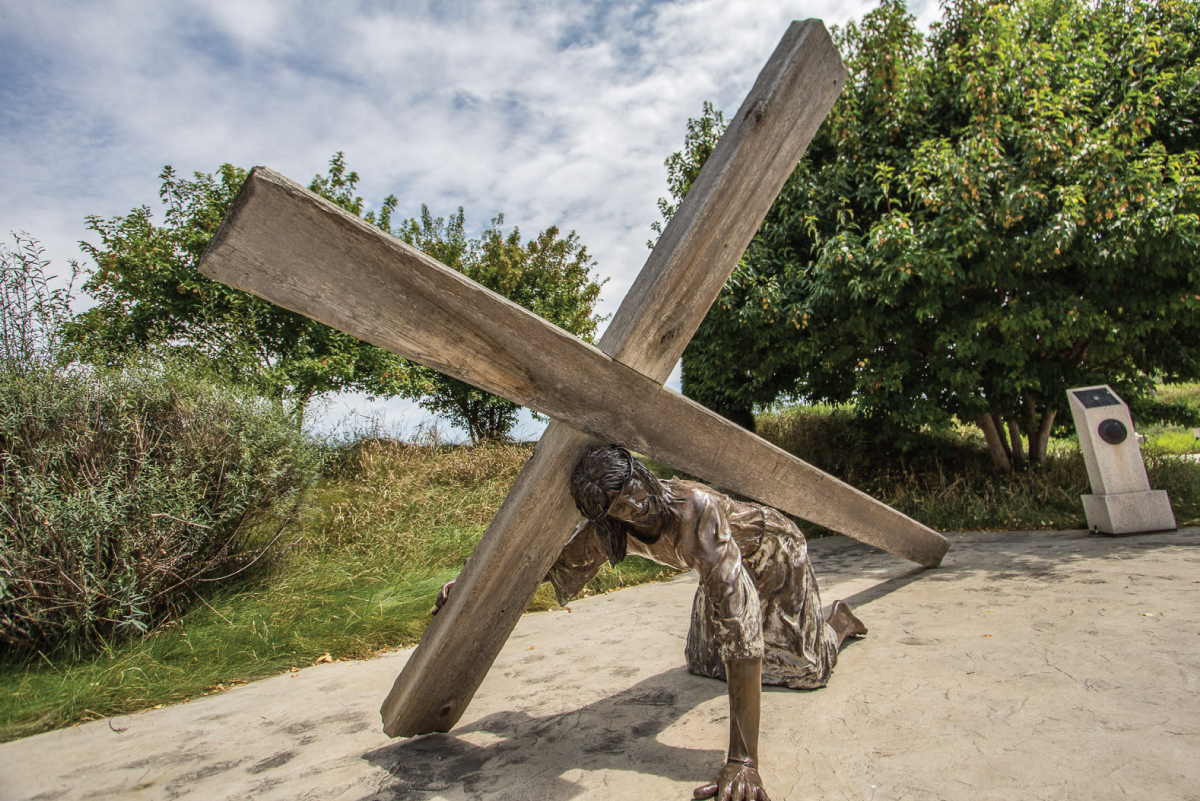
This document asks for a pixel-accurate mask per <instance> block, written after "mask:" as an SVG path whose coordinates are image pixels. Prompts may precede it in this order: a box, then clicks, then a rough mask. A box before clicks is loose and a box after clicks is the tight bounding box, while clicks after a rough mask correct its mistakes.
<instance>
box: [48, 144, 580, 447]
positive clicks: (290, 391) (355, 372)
mask: <svg viewBox="0 0 1200 801" xmlns="http://www.w3.org/2000/svg"><path fill="white" fill-rule="evenodd" d="M159 177H160V178H161V179H162V189H161V190H160V192H159V196H160V198H161V200H162V202H163V204H164V205H165V206H166V210H165V213H164V215H163V221H162V223H161V224H156V223H155V222H154V220H153V215H152V212H151V209H150V208H149V207H148V206H142V207H140V208H137V209H134V210H133V211H131V212H129V214H127V215H124V216H118V217H113V218H112V219H108V220H106V219H103V218H101V217H96V216H93V217H89V218H88V227H89V229H90V230H92V231H93V232H95V233H96V234H98V235H99V239H100V241H99V243H98V244H91V243H87V242H85V243H82V244H83V247H84V248H85V250H86V252H87V253H88V254H89V255H90V256H91V258H92V260H93V261H94V262H95V267H94V268H93V269H92V270H90V272H89V275H88V278H87V281H86V282H85V284H84V289H85V290H86V291H87V292H88V293H89V294H90V295H92V297H93V298H94V299H95V301H96V304H95V305H94V306H93V307H91V308H90V309H88V310H86V311H84V312H82V313H81V314H79V315H77V316H76V318H75V319H74V320H73V321H72V322H71V323H70V324H69V325H68V326H67V335H68V340H69V342H71V343H72V344H73V346H74V347H75V348H76V349H77V350H78V351H79V352H81V353H82V354H84V355H85V356H86V357H87V358H90V359H91V360H93V361H97V362H101V363H103V362H117V361H120V360H121V359H123V358H124V357H125V355H126V354H128V353H130V352H131V351H136V350H140V349H143V348H146V347H148V346H150V345H163V344H166V345H169V346H173V347H176V348H186V349H191V350H193V351H196V352H197V353H199V354H201V355H203V356H205V357H207V358H209V359H211V360H212V361H213V362H214V363H215V364H216V365H218V366H219V367H221V368H223V369H224V370H225V371H226V372H228V373H230V374H231V376H232V377H234V378H237V379H240V380H243V381H247V382H249V383H252V384H254V385H255V386H257V387H259V389H260V390H262V391H264V392H265V393H267V394H269V395H272V396H274V397H279V398H284V399H288V400H291V401H293V402H294V403H295V404H296V408H297V410H298V412H299V413H300V414H302V413H303V410H304V408H305V406H306V404H307V403H308V401H309V400H310V399H311V398H312V397H313V396H314V395H317V394H320V393H323V392H333V391H340V390H352V391H358V392H364V393H366V394H367V395H369V396H372V397H386V396H393V395H400V396H405V397H410V398H414V399H416V400H418V401H419V402H420V403H421V405H422V406H423V407H425V408H427V409H429V410H431V411H434V412H437V413H441V414H445V415H447V416H449V417H450V419H451V420H452V421H453V422H454V423H456V424H460V425H463V426H464V427H465V428H467V429H468V431H469V432H470V434H471V437H472V439H473V440H478V439H481V438H497V437H503V436H505V435H506V434H507V432H508V430H509V429H510V428H511V426H512V424H513V423H514V422H515V420H516V411H517V407H515V406H514V405H513V404H511V403H508V402H507V401H503V400H501V399H499V398H495V397H493V396H490V395H487V394H486V393H483V392H480V391H478V390H475V389H473V388H470V387H468V386H467V385H465V384H461V382H454V381H451V380H450V379H447V378H445V377H443V376H440V375H438V374H437V373H434V372H433V371H431V370H427V369H426V368H423V367H420V366H419V365H415V364H412V363H410V362H408V361H406V360H404V359H402V358H400V357H398V356H395V355H394V354H391V353H388V352H387V351H384V350H382V349H380V348H377V347H375V346H373V345H369V344H367V343H365V342H362V341H360V340H358V339H355V338H354V337H352V336H350V335H348V334H344V333H342V332H340V331H337V330H335V329H333V328H330V327H329V326H326V325H323V324H321V323H318V322H316V321H314V320H311V319H309V318H307V317H305V316H303V315H300V314H296V313H294V312H290V311H287V310H285V309H282V308H280V307H278V306H275V305H274V304H271V303H268V302H267V301H264V300H261V299H259V298H257V297H255V296H253V295H250V294H248V293H245V292H241V291H239V290H236V289H233V288H231V287H228V286H225V285H224V284H220V283H217V282H215V281H212V280H210V279H209V278H207V277H206V276H204V275H202V274H201V273H200V272H199V271H198V270H197V265H198V264H199V261H200V257H201V256H202V255H203V253H204V250H205V248H207V247H208V243H209V241H210V240H211V239H212V236H213V234H215V233H216V230H217V227H218V226H219V225H220V223H221V220H222V219H223V218H224V216H225V212H226V210H227V209H228V207H229V203H230V202H231V201H232V200H233V198H234V196H235V195H236V194H237V192H238V190H239V189H240V188H241V185H242V183H243V182H244V181H245V179H246V172H245V170H242V169H240V168H237V167H234V166H233V165H231V164H225V165H223V166H221V168H220V169H219V170H218V171H217V173H216V174H215V175H208V174H203V173H195V174H194V176H193V179H192V180H187V179H181V178H180V177H179V176H178V175H176V173H175V171H174V170H173V169H171V168H170V167H166V168H164V169H163V171H162V173H161V175H160V176H159ZM358 181H359V176H358V174H357V173H355V172H351V171H348V170H347V168H346V163H345V158H344V156H343V154H342V153H337V154H336V155H335V156H334V157H333V158H332V159H331V160H330V164H329V170H328V172H327V174H326V175H324V176H322V175H317V176H315V177H314V178H313V180H312V182H311V184H310V185H309V188H310V189H311V190H313V191H314V192H317V193H318V194H320V195H322V196H324V197H325V198H327V199H329V200H331V201H333V202H334V203H337V204H338V205H339V206H341V207H342V208H344V209H346V210H347V211H350V212H351V213H353V214H356V215H359V216H361V217H363V219H365V220H366V221H367V222H370V223H372V224H373V225H375V226H377V227H379V228H380V229H382V230H384V231H386V232H388V233H390V234H393V235H395V236H398V237H400V238H401V239H403V240H405V241H406V242H408V243H409V244H411V245H414V246H415V247H417V248H419V249H421V250H423V251H425V252H426V253H428V254H429V255H431V256H433V257H434V258H436V259H438V260H440V261H442V262H443V263H445V264H447V265H448V266H450V267H453V268H455V269H457V270H460V271H462V272H464V273H465V274H467V275H468V276H470V277H471V278H473V279H475V280H476V281H479V282H480V283H482V284H483V285H484V286H486V287H488V288H489V289H492V290H494V291H496V292H499V293H500V294H502V295H505V296H506V297H508V298H510V299H512V300H513V301H515V302H516V303H519V304H521V305H523V306H525V307H526V308H528V309H530V310H532V311H533V312H535V313H537V314H539V315H541V316H543V317H545V318H546V319H548V320H550V321H552V322H554V323H555V324H557V325H559V326H561V327H563V328H565V329H566V330H568V331H570V332H571V333H573V334H576V335H578V336H583V337H585V338H590V337H591V336H592V335H593V334H594V333H595V329H596V325H597V324H598V322H599V321H600V318H598V317H596V316H594V315H593V314H592V311H593V308H594V307H595V304H596V301H597V300H598V299H599V294H600V287H601V285H602V283H603V282H602V281H598V280H596V279H595V278H594V276H593V273H592V268H593V266H594V264H593V262H592V261H591V259H590V257H589V256H588V254H587V250H586V249H585V248H584V246H583V245H582V244H581V243H580V242H579V239H578V237H577V236H576V235H575V233H574V232H571V233H570V234H568V235H567V236H566V237H562V236H560V235H559V232H558V229H557V228H554V227H551V228H548V229H546V230H545V231H543V232H541V233H540V234H539V235H538V236H537V237H536V238H535V239H533V240H530V241H529V242H528V243H527V244H525V245H522V244H521V241H520V232H519V231H518V230H517V229H516V228H514V229H513V230H512V231H511V232H510V233H508V234H505V233H504V232H503V231H502V230H501V226H502V224H503V216H502V215H501V216H498V217H496V219H494V220H493V221H492V225H491V227H490V228H489V229H488V230H486V231H485V232H484V233H483V235H482V236H481V237H480V238H479V239H470V238H468V237H467V236H466V234H465V231H464V216H463V211H462V209H461V208H460V209H459V210H458V213H457V215H455V216H452V217H451V218H450V220H449V221H448V222H447V221H445V220H444V219H443V218H440V217H439V218H436V219H435V218H433V217H432V215H431V214H430V213H429V210H428V209H427V208H426V207H424V206H422V208H421V218H420V220H416V219H407V220H404V221H402V222H400V224H399V225H398V226H396V227H393V225H392V220H393V216H394V213H395V210H396V207H397V200H396V198H395V196H388V197H387V198H386V199H385V200H384V201H383V203H382V204H380V207H379V210H378V212H375V211H368V212H366V213H365V214H364V212H363V209H364V203H363V199H362V198H361V197H360V196H358V195H356V194H355V189H356V187H357V184H358Z"/></svg>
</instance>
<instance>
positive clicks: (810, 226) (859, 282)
mask: <svg viewBox="0 0 1200 801" xmlns="http://www.w3.org/2000/svg"><path fill="white" fill-rule="evenodd" d="M943 12H944V16H943V19H942V20H941V22H940V23H938V24H936V25H934V26H933V29H932V31H931V33H930V35H929V36H928V37H926V36H924V35H922V34H921V32H920V31H918V30H917V28H916V26H915V24H914V20H913V18H912V16H911V15H909V14H908V13H907V11H906V9H905V7H904V5H903V3H902V2H899V0H885V2H883V3H882V4H881V5H880V7H879V8H877V9H876V10H874V11H872V12H871V13H869V14H867V15H866V16H865V17H864V18H863V19H862V21H861V22H860V23H851V24H849V25H848V26H846V28H845V29H843V30H840V31H835V33H834V35H835V40H836V41H837V43H838V46H839V48H840V49H841V52H842V54H843V58H844V59H845V61H846V64H847V67H848V68H849V70H850V79H849V82H848V83H847V86H846V89H845V91H844V92H843V94H842V96H841V98H840V99H839V100H838V102H837V104H836V105H835V106H834V109H833V112H832V114H831V115H830V117H829V119H828V120H827V121H826V123H825V124H824V125H823V126H822V128H821V129H820V131H819V132H818V134H817V136H816V138H815V139H814V140H813V143H812V145H811V147H810V148H809V151H808V153H807V154H806V156H805V158H804V159H803V161H802V162H801V163H800V165H799V166H798V167H797V169H796V171H795V173H794V174H793V175H792V176H791V178H790V179H789V181H788V183H787V185H786V186H785V188H784V190H783V191H782V192H781V194H780V196H779V198H778V199H777V200H776V202H775V204H774V206H773V207H772V209H771V212H770V214H769V215H768V217H767V219H766V221H765V222H764V223H763V225H762V227H761V229H760V230H759V232H758V235H757V236H756V238H755V239H754V241H753V242H752V243H751V245H750V247H749V248H748V250H747V251H746V253H745V255H744V257H743V259H742V260H741V263H740V264H739V266H738V268H737V270H736V271H735V272H734V274H733V276H732V277H731V278H730V280H729V282H728V283H727V285H726V286H725V288H724V290H723V292H722V293H721V296H720V298H719V299H718V301H717V302H716V303H715V304H714V306H713V308H712V310H711V311H710V312H709V314H708V317H707V318H706V320H705V322H704V324H703V325H702V326H701V328H700V331H699V332H698V334H697V336H696V338H695V339H693V341H692V343H691V344H690V345H689V347H688V350H687V351H686V352H685V354H684V362H683V387H684V392H685V393H686V394H689V395H690V396H692V397H694V398H696V399H698V400H700V401H701V402H703V403H706V404H708V405H709V406H711V407H712V408H714V409H716V410H718V411H721V412H723V413H726V414H728V415H730V416H733V417H739V418H741V419H745V418H746V416H747V415H748V414H749V411H750V410H751V409H752V408H753V406H754V405H756V404H764V405H765V404H769V403H771V402H773V401H775V400H776V399H777V398H779V397H781V396H783V397H789V398H792V399H808V400H821V401H830V402H837V403H842V402H850V403H853V404H855V406H856V407H857V408H858V409H859V410H860V412H862V413H864V415H865V416H867V417H869V418H875V419H880V420H888V421H889V422H891V423H896V424H899V425H902V426H909V427H916V426H921V425H932V426H935V427H936V426H943V425H946V424H948V423H949V422H950V421H951V420H952V419H953V418H954V417H957V418H958V419H960V420H972V421H975V422H977V423H978V424H979V425H980V427H981V428H982V429H983V430H984V433H985V435H986V436H987V439H988V442H989V446H990V447H991V449H992V454H993V457H994V458H995V461H996V463H997V465H999V466H1001V467H1005V468H1008V469H1011V468H1012V467H1013V466H1014V465H1019V464H1020V463H1021V462H1023V461H1024V460H1025V459H1028V460H1030V461H1033V462H1037V461H1040V459H1041V458H1042V457H1043V456H1044V453H1045V444H1046V439H1047V438H1048V436H1049V432H1050V427H1051V426H1052V424H1053V421H1054V418H1055V414H1056V413H1058V412H1061V411H1064V410H1065V409H1066V399H1065V390H1066V389H1067V388H1069V387H1072V386H1083V385H1088V384H1097V383H1107V384H1111V385H1114V386H1116V387H1117V388H1118V389H1119V391H1123V392H1124V393H1126V394H1127V395H1128V396H1131V397H1135V398H1136V397H1138V396H1144V395H1145V394H1146V393H1147V390H1148V389H1149V388H1150V387H1151V386H1152V384H1153V381H1154V380H1155V379H1156V378H1158V379H1169V380H1195V379H1197V378H1200V259H1198V258H1197V255H1196V254H1197V253H1198V252H1200V216H1198V212H1200V164H1198V151H1200V127H1198V126H1197V125H1196V124H1195V122H1194V121H1195V120H1197V119H1200V117H1198V116H1197V115H1198V114H1200V6H1198V5H1197V4H1196V3H1194V2H1188V1H1187V0H1161V1H1160V2H1150V1H1149V0H1011V1H1010V2H996V1H995V0H949V2H947V3H945V4H944V5H943ZM722 128H723V121H722V120H721V118H720V115H719V113H718V112H715V111H714V110H712V108H711V107H706V109H705V113H704V115H703V118H702V119H701V120H700V121H695V120H694V121H692V122H691V123H689V128H688V134H687V139H686V141H685V147H684V149H683V151H681V152H680V153H677V154H675V155H674V156H672V157H671V158H670V159H668V161H667V167H668V171H669V173H670V186H671V190H672V195H673V196H674V198H675V199H676V200H678V199H679V198H681V197H682V195H683V193H684V192H686V190H687V188H688V187H689V186H690V185H691V181H692V180H693V179H694V178H695V175H696V174H697V173H698V171H699V168H700V165H701V164H702V163H703V158H704V157H706V156H707V153H709V152H711V150H712V147H713V145H714V143H715V141H716V138H717V137H718V136H719V134H720V132H721V130H722ZM664 207H665V208H664V213H666V214H669V213H670V211H671V206H670V204H668V203H666V202H665V201H664ZM1159 411H1160V412H1163V411H1170V410H1164V409H1161V408H1160V409H1159ZM751 419H752V418H751ZM1022 436H1027V437H1028V443H1029V444H1028V445H1025V444H1024V443H1023V442H1022Z"/></svg>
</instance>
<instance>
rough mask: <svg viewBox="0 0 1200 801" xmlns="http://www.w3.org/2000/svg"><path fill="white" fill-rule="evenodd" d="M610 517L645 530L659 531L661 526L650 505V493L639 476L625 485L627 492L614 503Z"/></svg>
mask: <svg viewBox="0 0 1200 801" xmlns="http://www.w3.org/2000/svg"><path fill="white" fill-rule="evenodd" d="M608 516H609V517H611V518H613V519H615V520H620V521H622V522H625V523H630V524H632V525H634V526H637V527H639V528H644V529H657V528H658V524H659V521H658V519H657V515H656V513H655V511H654V507H653V505H652V504H651V503H650V491H649V490H648V489H646V487H645V485H643V484H642V482H641V481H640V480H639V479H638V478H637V476H631V477H630V478H629V481H627V482H626V483H625V491H624V492H622V493H621V495H620V496H618V497H617V499H616V500H615V501H613V504H612V506H610V507H609V509H608Z"/></svg>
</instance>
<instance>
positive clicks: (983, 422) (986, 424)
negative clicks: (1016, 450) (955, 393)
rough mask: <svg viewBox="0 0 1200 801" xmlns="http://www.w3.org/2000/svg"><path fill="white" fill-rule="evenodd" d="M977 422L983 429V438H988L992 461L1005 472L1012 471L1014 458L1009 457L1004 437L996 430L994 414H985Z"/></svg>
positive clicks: (977, 418)
mask: <svg viewBox="0 0 1200 801" xmlns="http://www.w3.org/2000/svg"><path fill="white" fill-rule="evenodd" d="M975 424H976V425H977V426H979V427H980V428H981V429H982V430H983V438H984V439H986V440H987V444H988V450H989V451H991V452H992V463H993V464H994V465H996V467H997V468H998V469H1000V470H1003V471H1004V472H1005V473H1011V472H1012V469H1013V468H1012V460H1011V459H1009V458H1008V449H1007V448H1005V447H1004V439H1003V438H1002V437H1001V436H1000V432H999V431H997V430H996V421H995V420H994V419H993V417H992V415H990V414H987V413H986V412H985V413H984V414H981V415H979V416H978V417H976V418H975Z"/></svg>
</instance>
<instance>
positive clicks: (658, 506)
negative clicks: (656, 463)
mask: <svg viewBox="0 0 1200 801" xmlns="http://www.w3.org/2000/svg"><path fill="white" fill-rule="evenodd" d="M634 476H636V477H637V479H638V480H639V481H640V482H641V483H642V486H644V487H645V488H646V489H647V490H648V491H649V493H650V507H651V509H652V511H653V513H654V515H655V518H656V519H657V520H659V521H660V522H662V523H665V522H666V520H667V517H668V515H669V514H670V511H669V507H668V505H667V497H666V489H665V488H664V487H663V485H662V483H661V482H659V480H658V478H657V477H656V476H655V475H654V474H653V473H651V472H650V471H649V470H647V469H646V466H645V465H643V464H642V463H641V462H639V461H638V460H637V459H634V458H633V455H632V454H631V453H630V452H629V451H628V450H626V449H625V448H622V447H620V446H619V445H605V446H603V447H599V448H593V449H592V450H590V451H588V452H587V453H586V454H584V456H583V458H582V459H580V460H579V464H578V465H576V467H575V472H573V473H572V474H571V497H573V498H574V499H575V506H576V508H578V509H579V511H580V512H581V513H582V514H583V516H584V517H586V518H587V519H588V520H590V521H592V523H593V524H594V525H595V527H596V535H597V537H599V539H600V544H601V545H603V546H604V551H605V553H606V554H608V562H609V564H611V565H614V566H615V565H617V564H619V563H620V562H621V560H623V559H624V558H625V553H626V551H627V546H628V541H627V540H626V537H627V536H628V537H637V538H638V539H639V540H641V541H642V542H645V543H652V542H654V541H655V540H657V539H658V537H659V535H658V534H645V533H643V532H640V531H638V530H637V529H635V528H633V527H632V526H628V525H626V524H625V523H624V522H622V521H620V520H614V519H613V518H611V517H609V516H608V514H607V513H608V509H609V507H610V506H611V505H612V502H613V501H614V500H615V499H616V498H617V497H618V496H619V495H620V494H621V492H622V491H623V490H624V489H625V485H626V483H628V481H629V479H630V478H631V477H634Z"/></svg>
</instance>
